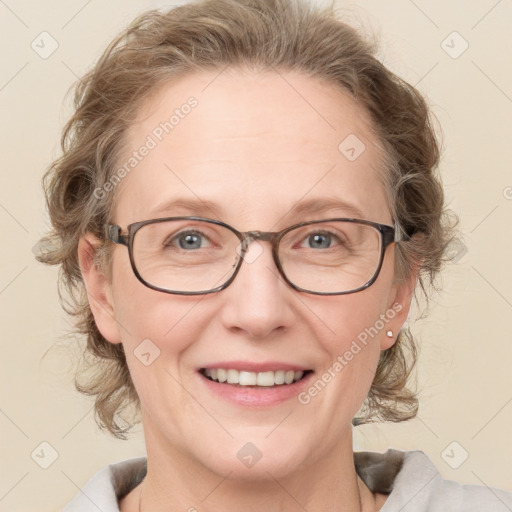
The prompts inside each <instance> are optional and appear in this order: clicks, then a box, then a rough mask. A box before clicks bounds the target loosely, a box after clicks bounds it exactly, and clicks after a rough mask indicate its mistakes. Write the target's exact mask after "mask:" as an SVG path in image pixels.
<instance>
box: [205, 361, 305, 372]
mask: <svg viewBox="0 0 512 512" xmlns="http://www.w3.org/2000/svg"><path fill="white" fill-rule="evenodd" d="M206 368H210V369H214V368H223V369H225V370H238V371H243V372H255V373H258V372H268V371H278V370H285V371H289V370H293V371H295V372H297V371H307V370H310V369H311V368H308V367H307V366H302V365H298V364H290V363H283V362H280V361H267V362H262V363H257V362H254V361H220V362H218V363H211V364H207V365H205V366H201V367H200V368H199V369H200V370H203V369H206Z"/></svg>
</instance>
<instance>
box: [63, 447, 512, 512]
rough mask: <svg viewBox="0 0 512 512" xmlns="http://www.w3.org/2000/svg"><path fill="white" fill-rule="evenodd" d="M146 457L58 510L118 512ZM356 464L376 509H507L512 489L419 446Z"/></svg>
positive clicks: (98, 479) (108, 473)
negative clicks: (458, 478) (460, 476)
mask: <svg viewBox="0 0 512 512" xmlns="http://www.w3.org/2000/svg"><path fill="white" fill-rule="evenodd" d="M146 463H147V460H146V457H139V458H135V459H127V460H123V461H121V462H118V463H116V464H109V465H108V466H105V467H104V468H103V469H102V470H100V471H98V472H97V473H96V474H95V475H94V476H93V477H92V478H91V479H90V480H89V481H88V482H87V483H86V484H85V486H84V487H83V488H82V490H81V492H80V493H78V494H77V495H76V496H75V498H74V499H73V500H72V501H71V502H70V503H69V504H68V505H66V506H65V507H64V509H63V510H62V512H98V510H101V511H102V512H119V505H118V500H119V499H120V498H122V497H123V496H124V495H125V494H127V493H128V492H129V491H131V490H132V489H133V488H134V487H135V486H137V485H138V484H139V483H140V482H141V481H142V479H143V478H144V476H145V475H146ZM354 463H355V468H356V471H357V473H358V474H359V476H360V477H361V479H362V480H363V481H364V482H365V484H366V485H367V486H368V487H369V488H370V489H371V491H372V492H379V493H384V494H388V495H389V496H388V498H387V500H386V503H385V504H384V506H383V507H382V508H381V509H380V512H399V511H400V512H512V493H510V492H506V491H503V490H499V489H495V488H493V487H487V486H484V485H461V484H458V483H456V482H453V481H451V480H445V479H444V478H442V477H441V475H440V474H439V472H438V471H437V469H436V468H435V466H434V464H433V463H432V461H431V460H430V459H429V458H428V457H427V455H425V453H423V452H422V451H416V450H410V451H401V450H394V449H388V450H387V451H386V452H385V453H378V452H355V453H354Z"/></svg>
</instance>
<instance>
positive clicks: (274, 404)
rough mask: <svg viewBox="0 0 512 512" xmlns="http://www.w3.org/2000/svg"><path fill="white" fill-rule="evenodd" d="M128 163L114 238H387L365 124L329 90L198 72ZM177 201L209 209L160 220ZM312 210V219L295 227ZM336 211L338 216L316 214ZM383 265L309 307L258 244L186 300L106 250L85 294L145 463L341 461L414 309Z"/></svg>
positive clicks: (124, 256)
mask: <svg viewBox="0 0 512 512" xmlns="http://www.w3.org/2000/svg"><path fill="white" fill-rule="evenodd" d="M191 97H193V98H195V100H192V101H190V100H189V98H191ZM187 100H189V102H188V104H189V105H192V104H193V106H191V107H190V108H187V107H183V105H186V104H187ZM173 115H174V116H175V117H174V118H173V119H172V120H171V122H169V119H170V118H171V116H173ZM166 122H169V123H168V124H165V123H166ZM347 137H348V139H347ZM363 144H364V146H363ZM144 146H145V147H146V148H148V149H147V150H144V149H141V148H142V147H144ZM130 158H135V159H136V162H137V163H136V164H135V165H133V164H134V162H135V160H132V161H131V164H130V167H127V168H130V172H129V173H128V174H127V176H125V177H124V178H123V179H122V181H121V182H120V184H119V185H118V186H117V189H116V191H115V192H116V194H118V202H117V204H116V208H115V215H114V222H115V223H117V224H119V225H120V226H121V227H122V228H123V230H124V229H126V226H127V225H128V224H130V223H133V222H137V221H141V220H146V219H154V218H159V217H170V216H180V215H200V216H202V217H208V218H213V219H220V220H222V221H224V222H226V223H228V224H230V225H231V226H233V227H235V228H236V229H238V230H239V231H250V230H259V231H279V230H281V229H283V228H285V227H288V226H290V225H292V224H296V223H298V222H302V221H307V220H314V219H325V218H333V217H356V218H362V219H367V220H371V221H375V222H379V223H385V224H391V223H392V218H391V215H390V209H389V205H388V203H387V199H386V194H385V189H384V187H383V185H382V183H381V180H380V178H379V174H378V173H379V171H378V169H379V165H380V156H379V152H378V149H377V147H376V139H375V137H374V135H373V134H372V133H371V131H370V129H369V125H368V118H367V116H366V115H365V112H364V111H363V110H362V109H361V108H360V107H359V106H358V105H356V104H355V103H354V101H353V100H352V99H350V98H349V96H347V95H345V94H343V93H341V92H340V91H337V90H336V89H334V88H333V87H332V86H331V85H328V84H325V83H323V82H319V81H317V80H316V79H313V78H310V77H306V76H302V75H299V74H296V73H292V72H283V73H282V74H278V73H274V72H267V73H261V72H259V73H256V72H252V73H249V72H245V73H243V72H241V71H237V70H228V71H224V72H223V73H220V74H219V73H218V72H211V73H207V72H205V73H203V74H194V75H189V76H187V77H185V78H182V79H181V80H179V81H177V82H175V83H173V84H172V85H166V86H165V87H162V88H161V89H159V90H158V91H157V93H156V94H154V95H153V96H152V98H151V99H150V100H149V101H148V102H147V103H146V104H145V106H144V108H143V109H142V110H141V112H140V113H139V116H138V122H137V123H134V124H133V125H132V126H131V128H130V130H129V132H128V133H127V137H126V144H125V146H124V150H123V153H122V154H121V155H120V157H119V160H118V166H119V167H122V166H123V165H124V164H125V163H127V162H129V161H130ZM110 193H112V192H110ZM177 199H181V200H187V201H193V202H196V203H197V204H198V205H199V206H201V205H203V207H204V204H203V203H202V202H203V201H204V202H205V201H208V202H211V203H214V204H215V209H207V208H205V209H204V210H196V209H193V210H192V209H189V208H187V207H184V206H178V207H172V206H169V203H171V202H174V201H176V200H177ZM313 199H316V200H318V204H317V205H316V208H315V209H312V210H305V211H302V212H300V213H297V211H296V210H295V211H294V209H296V208H297V206H299V205H301V204H303V203H305V202H307V201H311V200H313ZM333 200H335V201H337V202H339V203H345V206H343V205H340V206H339V207H332V205H331V207H329V208H323V207H322V203H323V202H325V203H327V202H331V201H333ZM164 205H167V206H164ZM82 247H83V245H82ZM393 250H394V246H393V245H391V246H390V247H388V249H387V250H386V253H385V258H384V263H383V266H382V269H381V272H380V275H379V277H378V279H377V280H376V282H375V283H374V284H373V285H371V286H370V287H369V288H367V289H365V290H363V291H360V292H357V293H352V294H348V295H332V296H320V295H312V294H307V293H301V292H298V291H296V290H294V289H292V288H291V287H290V286H289V285H287V284H286V283H285V282H284V281H283V279H282V278H281V276H280V275H279V272H278V270H277V268H276V266H275V263H274V260H273V258H272V253H271V246H270V244H269V243H268V242H265V241H260V242H253V243H252V244H251V245H250V247H249V252H248V254H247V257H246V261H244V262H243V264H242V267H241V269H240V271H239V273H238V275H237V276H236V279H235V280H234V281H233V282H232V283H231V284H230V285H229V286H228V287H227V288H226V289H224V290H222V291H220V292H217V293H212V294H204V295H198V296H184V295H173V294H166V293H162V292H159V291H155V290H152V289H150V288H148V287H146V286H144V285H143V284H142V283H141V282H140V281H139V280H138V279H137V278H136V276H135V275H134V273H133V271H132V269H131V266H130V262H129V257H128V251H127V249H126V247H123V246H119V245H118V246H116V247H115V249H114V253H113V275H112V282H111V283H110V284H109V283H104V287H103V288H94V286H95V285H94V284H93V283H94V282H95V281H94V279H93V278H90V277H87V278H86V282H87V284H88V289H89V292H90V296H92V297H93V300H91V306H92V307H93V310H94V313H95V317H96V321H97V323H98V326H99V328H100V330H101V332H102V333H103V335H104V336H105V337H106V338H107V339H108V340H109V341H111V342H112V343H122V344H123V346H124V349H125V352H126V357H127V362H128V366H129V369H130V373H131V376H132V379H133V381H134V384H135V387H136V389H137V392H138V394H139V397H140V401H141V407H142V416H143V424H144V430H145V436H146V444H147V449H148V455H149V454H150V453H155V454H156V453H159V454H161V455H162V454H165V456H169V457H174V459H173V460H180V461H182V463H183V464H185V463H194V464H198V465H199V467H203V468H206V469H208V470H211V471H214V472H216V473H219V474H222V475H226V474H227V473H228V472H232V477H235V476H239V477H240V478H249V477H250V478H252V477H254V476H255V475H257V474H261V475H266V473H265V472H266V471H269V472H270V473H271V474H272V475H274V476H275V477H276V478H277V477H278V476H279V475H283V474H286V473H289V472H290V471H291V470H292V469H291V468H300V467H306V466H307V465H312V464H315V463H317V462H318V461H321V460H325V459H326V458H328V457H329V455H331V454H333V453H336V452H337V451H338V452H339V451H340V450H351V449H352V439H351V420H352V418H353V417H354V416H355V414H356V413H357V411H358V410H359V408H360V406H361V404H362V403H363V401H364V398H365V397H366V395H367V393H368V391H369V389H370V386H371V382H372V379H373V377H374V374H375V370H376V367H377V362H378V359H379V354H380V351H381V350H383V349H385V348H388V347H389V346H391V344H392V343H393V342H394V340H395V338H396V334H397V332H398V330H399V329H400V326H401V324H402V323H403V321H404V320H405V316H406V314H407V310H408V306H409V302H410V288H411V286H410V284H411V282H410V283H409V285H407V286H405V285H404V286H402V287H401V288H398V287H396V286H395V284H394V281H393V277H394V273H393V266H394V259H393ZM93 272H94V269H93ZM97 282H99V281H97ZM388 330H392V331H393V332H394V333H395V334H394V337H393V338H390V337H388V336H387V335H386V332H387V331H388ZM337 363H338V364H337ZM219 367H220V368H232V369H241V370H244V369H245V370H250V369H255V370H276V371H278V370H290V369H307V370H311V371H312V372H311V373H309V374H307V375H306V378H305V379H303V380H301V381H299V382H297V383H295V384H292V385H288V384H282V385H275V386H274V387H263V388H261V389H258V388H247V387H245V388H244V387H240V386H237V385H235V384H228V383H222V384H221V383H213V382H211V381H209V380H208V379H207V378H206V377H205V376H204V375H203V374H202V373H201V371H200V369H203V368H219ZM319 382H320V383H319ZM315 383H316V387H315ZM285 386H290V388H289V390H285V391H288V392H283V389H284V388H285ZM290 390H291V391H290ZM315 390H316V392H315ZM177 456H178V457H179V459H176V457H177ZM258 459H259V460H258Z"/></svg>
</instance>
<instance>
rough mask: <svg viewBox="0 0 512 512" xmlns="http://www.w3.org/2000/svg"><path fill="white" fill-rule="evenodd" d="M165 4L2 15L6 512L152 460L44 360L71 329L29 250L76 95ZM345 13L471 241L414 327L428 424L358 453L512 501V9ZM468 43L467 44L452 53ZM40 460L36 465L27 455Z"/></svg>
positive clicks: (60, 500) (359, 439)
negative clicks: (107, 430)
mask: <svg viewBox="0 0 512 512" xmlns="http://www.w3.org/2000/svg"><path fill="white" fill-rule="evenodd" d="M159 5H165V2H151V1H149V0H146V1H142V0H141V1H138V2H136V1H134V0H130V1H126V0H123V1H122V0H111V1H109V2H99V1H98V0H89V1H86V0H80V1H69V0H68V1H63V0H60V1H59V0H48V1H46V2H36V1H34V0H31V1H27V2H15V1H14V0H6V1H5V2H4V1H2V2H1V3H0V15H1V16H2V20H3V25H2V26H3V29H2V31H1V32H0V37H1V38H2V44H3V48H4V59H3V66H2V71H1V77H0V103H1V108H2V119H3V123H2V128H1V129H2V136H1V144H2V150H1V153H2V157H3V165H2V169H1V186H0V223H1V229H2V231H1V233H2V237H3V239H2V243H1V250H0V264H1V267H0V269H1V270H0V311H1V327H0V329H1V342H2V358H1V361H2V376H3V378H2V386H1V398H0V409H1V411H0V412H1V414H0V428H1V438H2V441H3V442H2V473H1V478H0V509H1V510H9V511H11V512H15V511H24V512H28V511H36V510H37V511H51V510H57V509H59V508H60V507H61V506H62V505H64V503H66V502H67V501H69V500H70V499H71V498H72V497H73V496H74V495H75V494H76V493H77V492H78V491H79V488H80V487H81V486H82V485H83V484H84V483H85V482H86V481H87V480H88V479H89V478H90V477H91V476H92V475H93V474H94V473H95V472H96V471H97V470H98V469H100V468H101V467H102V466H104V465H106V464H108V463H111V462H115V461H118V460H121V459H124V458H129V457H133V456H137V455H141V454H144V444H143V441H142V436H141V430H140V428H138V429H137V430H136V433H135V434H134V435H133V436H132V438H131V440H130V441H128V442H123V441H117V440H114V439H111V438H109V437H107V436H106V435H105V434H103V433H101V432H100V431H99V430H98V429H97V427H96V425H95V423H94V421H93V414H92V402H91V401H89V400H88V399H86V398H84V397H82V396H81V395H79V394H78V393H77V392H75V391H74V389H73V385H72V375H71V373H70V371H69V369H70V368H71V365H70V363H69V359H68V356H67V355H66V352H65V350H52V351H51V352H49V353H48V355H47V356H46V357H45V358H44V359H43V355H44V354H45V353H46V351H47V350H48V349H49V348H50V347H52V346H53V345H54V344H55V343H56V342H57V341H58V339H59V336H61V335H62V334H63V332H64V329H65V328H66V327H67V326H68V325H69V324H68V320H67V319H66V318H65V316H64V313H63V312H61V309H60V306H59V303H58V296H57V289H56V280H57V271H56V269H53V268H47V267H45V266H43V265H41V264H39V263H37V262H36V261H35V260H34V258H33V254H32V247H33V246H34V244H35V243H36V241H37V240H38V238H39V236H40V235H41V234H42V233H43V232H44V230H45V229H46V227H47V219H46V215H45V213H44V205H43V198H42V192H41V188H40V177H41V175H42V173H43V171H44V169H45V167H46V166H47V165H48V164H49V162H50V161H51V160H52V159H53V158H55V157H56V156H58V154H59V138H60V130H61V127H62V125H63V124H64V121H65V120H66V119H67V117H68V114H69V101H67V102H64V97H65V93H66V91H67V89H68V87H69V86H70V85H71V83H72V82H73V81H74V80H75V78H76V76H78V75H81V74H83V73H84V72H85V71H86V70H87V69H88V68H89V67H90V66H91V65H92V63H93V62H94V61H95V60H96V59H97V58H98V57H99V55H100V53H101V51H102V50H103V48H104V47H105V46H106V44H107V43H108V42H109V41H110V40H111V38H112V37H113V36H114V35H115V34H116V33H117V32H118V31H119V30H120V29H121V28H122V27H123V26H124V25H125V24H126V23H128V22H129V21H130V20H131V19H132V18H133V17H134V16H135V15H136V14H137V13H139V12H141V11H143V10H145V9H147V8H150V7H157V6H159ZM168 5H169V4H168ZM340 5H342V4H341V3H340ZM343 6H344V7H347V8H348V9H349V10H351V12H352V14H350V15H349V18H350V19H357V20H358V23H362V25H363V26H364V27H366V29H368V30H370V29H372V30H375V31H377V33H378V34H379V36H380V38H381V41H382V56H383V59H384V61H385V62H386V63H387V65H388V66H390V67H391V68H392V69H393V70H395V71H396V72H397V73H398V74H400V75H401V76H403V77H404V78H406V79H407V80H409V81H410V82H411V83H413V84H417V85H418V87H419V89H420V90H421V91H422V92H423V93H424V94H426V95H427V96H428V98H429V101H430V102H431V104H432V106H433V109H434V112H435V113H436V115H437V116H438V118H439V120H440V122H441V125H442V126H443V130H444V140H445V150H444V155H443V166H442V167H443V173H444V182H445V188H446V192H447V196H448V199H449V202H450V204H451V206H452V208H453V209H455V210H456V211H457V212H458V213H459V215H460V218H461V228H462V231H463V233H464V245H459V246H458V250H459V252H458V256H457V259H458V261H457V263H455V264H452V265H450V266H449V267H448V268H447V269H446V271H445V273H444V275H443V284H444V291H443V292H442V293H440V294H438V295H436V296H434V299H433V301H432V306H431V313H430V316H429V317H428V318H427V319H426V320H424V321H423V322H421V323H418V324H414V323H413V322H412V321H411V324H412V325H413V332H414V333H416V334H417V335H419V336H421V338H422V340H421V353H420V364H419V367H418V373H419V388H420V390H421V394H420V397H421V407H420V412H419V415H418V417H417V418H416V419H415V420H413V421H411V422H409V423H408V424H401V425H393V424H391V425H372V426H365V427H362V428H360V429H359V430H358V431H356V433H355V448H356V449H370V450H379V451H383V450H385V449H387V448H388V447H395V448H399V449H420V450H423V451H424V452H425V453H427V454H428V455H429V456H430V457H431V459H432V460H433V461H434V463H435V464H436V466H437V467H438V469H439V471H440V472H441V473H442V474H443V475H444V476H445V477H447V478H450V479H453V480H457V481H459V482H464V483H473V484H479V485H484V484H486V485H489V486H494V487H501V488H504V489H507V490H509V491H512V471H511V464H510V461H511V460H512V442H511V431H512V369H511V368H512V335H511V329H510V322H511V318H512V269H511V264H510V262H511V259H512V258H511V256H512V236H511V233H512V167H511V161H512V158H511V157H512V149H511V148H512V144H511V135H512V133H511V132H512V130H511V128H512V127H511V119H512V69H511V65H510V48H512V35H511V34H512V33H511V31H510V30H509V28H510V20H511V19H512V2H510V0H501V1H496V0H479V1H474V2H467V1H463V0H453V1H451V2H445V1H444V0H435V1H430V2H427V1H425V0H416V1H414V2H413V1H412V0H393V1H387V2H382V1H380V0H364V1H360V2H357V4H356V3H353V2H352V3H349V2H346V3H343ZM43 31H47V32H49V33H50V34H51V36H52V37H53V38H54V39H55V40H56V41H57V42H58V45H59V46H58V49H57V50H56V51H55V52H54V53H53V54H52V55H51V56H50V57H48V58H47V59H43V58H41V57H40V56H39V55H38V54H37V53H36V52H35V51H34V50H33V49H32V48H31V42H32V41H33V40H34V39H36V38H37V37H38V35H39V34H40V33H41V32H43ZM453 31H457V32H458V33H459V34H460V36H458V35H450V34H452V32H453ZM447 36H449V37H448V39H446V38H447ZM462 38H463V39H462ZM36 40H37V39H36ZM444 40H446V41H445V43H442V42H443V41H444ZM464 41H467V43H468V44H469V47H468V49H467V50H466V51H465V52H464V53H462V54H461V55H460V56H458V55H457V54H458V53H459V52H460V51H461V50H462V49H463V45H464ZM47 48H48V47H47ZM6 49H7V51H6ZM447 52H448V53H447ZM450 54H451V55H450ZM455 56H457V58H454V57H455ZM454 441H455V442H456V443H458V444H456V445H452V444H451V443H453V442H454ZM42 442H47V443H49V444H50V445H51V446H52V447H53V449H55V450H56V451H57V452H58V458H57V459H56V460H55V462H54V463H53V464H52V465H51V466H50V467H49V468H48V469H42V468H41V467H40V465H39V464H38V463H36V462H35V461H38V462H39V463H41V462H42V461H43V459H44V457H42V456H41V453H42V452H41V450H43V452H44V453H45V457H47V459H46V460H48V456H49V455H48V454H49V453H50V451H51V450H50V448H48V447H47V446H46V447H45V445H43V446H42V447H41V446H40V443H42ZM34 451H35V453H38V454H40V456H39V457H37V456H36V455H34V458H32V457H31V454H32V453H33V452H34ZM466 452H467V454H468V455H469V456H468V458H467V460H465V461H464V462H462V463H461V461H462V460H463V458H464V456H465V453H466ZM458 464H460V466H459V467H458V468H457V469H453V468H452V466H457V465H458Z"/></svg>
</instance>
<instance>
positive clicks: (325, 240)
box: [307, 233, 331, 249]
mask: <svg viewBox="0 0 512 512" xmlns="http://www.w3.org/2000/svg"><path fill="white" fill-rule="evenodd" d="M307 240H308V242H309V243H310V244H311V246H312V247H313V248H320V249H327V248H329V247H330V246H331V236H330V235H329V234H328V233H315V234H313V235H309V236H308V238H307Z"/></svg>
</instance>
